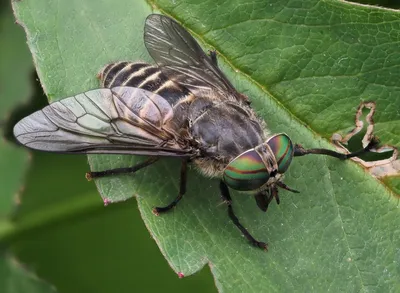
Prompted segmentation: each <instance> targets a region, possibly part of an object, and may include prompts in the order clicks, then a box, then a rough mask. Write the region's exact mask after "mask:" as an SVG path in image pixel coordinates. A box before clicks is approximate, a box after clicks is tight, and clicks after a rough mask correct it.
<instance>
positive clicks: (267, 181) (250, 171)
mask: <svg viewBox="0 0 400 293" xmlns="http://www.w3.org/2000/svg"><path fill="white" fill-rule="evenodd" d="M293 155H294V147H293V144H292V141H291V140H290V138H289V137H288V136H287V135H286V134H284V133H280V134H276V135H274V136H272V137H270V138H269V139H268V140H267V141H266V142H264V143H262V144H260V145H258V146H257V147H255V148H254V149H250V150H247V151H245V152H243V153H242V154H240V155H239V156H237V157H236V158H235V159H233V160H232V161H231V162H230V163H229V164H228V165H227V166H226V168H225V170H224V172H223V180H224V182H225V183H226V184H227V185H228V186H229V187H230V188H232V189H234V190H238V191H248V192H251V191H259V190H263V189H266V188H268V187H269V186H271V185H273V184H275V183H276V182H278V181H280V180H281V179H282V177H283V174H284V173H285V172H286V170H287V169H288V168H289V165H290V163H291V162H292V158H293Z"/></svg>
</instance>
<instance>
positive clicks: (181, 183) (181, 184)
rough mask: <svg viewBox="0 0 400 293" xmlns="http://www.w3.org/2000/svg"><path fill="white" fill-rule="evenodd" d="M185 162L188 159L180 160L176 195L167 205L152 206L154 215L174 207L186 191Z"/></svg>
mask: <svg viewBox="0 0 400 293" xmlns="http://www.w3.org/2000/svg"><path fill="white" fill-rule="evenodd" d="M187 164H188V160H183V161H182V164H181V175H180V181H179V194H178V196H177V197H176V198H175V199H174V200H173V201H172V202H171V203H170V204H169V205H166V206H164V207H155V208H153V214H155V215H156V216H158V215H159V214H161V213H165V212H168V211H169V210H171V209H172V208H174V207H175V206H176V205H177V204H178V202H179V201H180V200H181V199H182V197H183V195H184V194H185V193H186V181H187Z"/></svg>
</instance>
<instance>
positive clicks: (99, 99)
mask: <svg viewBox="0 0 400 293" xmlns="http://www.w3.org/2000/svg"><path fill="white" fill-rule="evenodd" d="M172 118H173V109H172V107H171V105H170V104H169V103H168V102H167V101H166V100H165V99H164V98H162V97H161V96H159V95H157V94H154V93H151V92H149V91H146V90H143V89H140V88H134V87H114V88H112V89H95V90H92V91H88V92H85V93H82V94H79V95H76V96H73V97H69V98H66V99H63V100H60V101H58V102H55V103H52V104H50V105H49V106H47V107H45V108H43V109H42V110H40V111H37V112H35V113H33V114H32V115H30V116H28V117H25V118H24V119H22V120H21V121H19V122H18V123H17V124H16V125H15V127H14V136H15V137H16V138H17V140H18V141H19V142H20V143H21V144H23V145H25V146H27V147H29V148H32V149H38V150H43V151H50V152H65V153H106V154H110V153H113V154H142V155H160V156H189V155H190V150H185V149H182V148H181V147H180V146H179V145H178V144H177V142H176V138H175V135H174V134H173V133H169V132H168V131H166V130H165V129H164V126H165V124H166V123H168V121H170V120H171V119H172Z"/></svg>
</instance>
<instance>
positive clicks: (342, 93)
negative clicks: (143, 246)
mask: <svg viewBox="0 0 400 293" xmlns="http://www.w3.org/2000/svg"><path fill="white" fill-rule="evenodd" d="M178 2H179V3H178ZM151 4H152V5H153V7H156V8H158V9H160V10H161V11H162V12H164V13H167V14H169V15H171V16H173V17H175V18H176V19H178V20H179V21H182V22H183V25H184V26H185V27H186V28H188V29H190V30H191V31H192V32H193V33H194V34H195V35H196V36H197V37H198V38H199V40H200V41H202V43H203V44H205V45H207V46H211V47H214V48H216V49H217V50H218V51H219V52H220V53H221V54H220V57H219V61H220V63H221V64H222V66H223V69H224V71H225V72H227V74H228V75H229V76H230V77H231V79H232V81H233V82H234V84H235V85H236V86H237V88H238V89H240V90H241V91H243V92H244V93H246V94H247V95H248V96H249V97H250V98H251V99H252V101H253V105H254V108H255V109H256V110H257V112H258V113H259V114H260V115H261V116H262V117H263V118H264V119H265V120H266V121H267V123H268V125H269V127H270V128H271V130H272V131H273V132H280V131H285V132H286V133H288V134H289V135H290V136H291V137H292V139H293V140H294V141H295V142H298V143H301V144H303V145H304V146H306V147H330V146H329V144H328V142H327V139H328V138H329V137H330V135H331V134H332V133H333V132H336V131H341V132H345V131H346V130H348V129H349V128H351V127H352V126H353V116H354V113H355V109H356V107H357V106H358V104H359V103H360V101H361V100H374V101H376V102H377V105H378V108H377V114H376V117H375V120H376V122H377V124H376V131H377V134H378V135H379V136H380V138H381V139H382V141H383V142H384V143H390V144H394V145H399V139H400V135H399V133H398V132H396V130H397V129H399V121H400V119H399V113H398V110H397V109H398V105H399V103H400V101H399V95H398V80H399V73H398V72H399V71H398V66H399V53H398V50H397V43H398V39H399V31H400V30H399V23H400V22H399V14H398V12H395V11H389V10H383V9H377V8H370V7H362V6H358V5H357V6H355V5H353V4H349V3H345V2H339V1H311V0H309V1H301V2H299V1H253V2H246V3H243V2H240V1H231V2H226V1H225V2H223V3H222V2H221V3H218V2H217V3H214V2H213V3H210V2H202V1H185V2H183V1H182V2H181V1H171V2H169V1H157V2H151ZM14 8H15V10H16V13H17V16H18V19H19V20H20V21H21V22H22V23H23V25H24V26H25V27H26V29H27V35H28V44H29V46H30V48H31V51H32V53H33V57H34V59H35V62H36V64H37V70H38V74H39V77H40V79H41V82H42V84H43V86H44V88H45V91H46V93H47V94H48V96H49V97H50V99H51V100H55V99H59V98H62V97H65V96H68V95H72V94H76V93H78V92H82V91H85V90H88V89H91V88H95V87H97V86H98V83H97V81H96V80H95V75H96V73H97V72H98V70H99V69H100V68H101V67H102V66H103V65H104V64H105V63H108V62H111V61H117V60H125V59H128V60H136V59H142V60H147V61H149V57H148V56H147V54H146V51H145V49H144V45H143V41H142V30H143V23H144V19H145V17H146V15H148V14H149V13H150V12H151V11H150V7H149V6H148V4H147V3H145V2H139V1H135V3H131V1H130V2H129V3H128V2H125V1H119V2H118V4H115V3H111V2H108V1H96V3H93V4H91V3H89V2H84V3H82V2H78V1H73V2H62V1H59V2H53V1H44V0H43V1H35V2H33V1H29V0H26V1H22V2H19V3H14ZM132 15H134V17H132ZM233 69H235V70H236V71H237V72H234V71H233ZM90 161H91V164H92V167H93V168H94V169H96V170H97V169H99V170H100V169H108V168H110V167H117V166H127V165H130V164H133V163H134V161H136V158H132V157H128V156H91V157H90ZM174 172H175V174H176V175H174ZM178 172H179V168H178V162H173V161H172V160H165V161H162V162H159V163H157V164H156V165H154V166H152V167H150V168H148V169H146V170H144V171H143V172H142V173H140V174H139V173H138V174H137V175H135V176H134V177H132V176H120V177H117V178H112V179H104V180H98V181H96V183H97V186H98V188H99V191H100V193H101V194H102V196H103V197H104V198H107V199H110V200H114V201H117V200H124V199H127V198H130V197H132V196H133V195H135V194H139V195H140V196H138V201H139V209H140V211H141V213H142V217H143V219H144V221H145V223H146V225H147V227H148V228H149V230H150V231H151V233H152V235H153V236H154V238H155V240H156V242H157V244H158V245H159V247H160V249H161V251H162V253H163V254H164V255H165V257H166V259H167V261H168V262H169V264H170V266H171V267H172V268H173V269H174V270H175V271H176V272H182V273H184V274H185V275H188V274H191V273H194V272H196V271H197V270H199V269H200V268H201V267H202V266H204V264H206V263H209V264H210V267H211V270H212V272H213V274H214V277H215V279H216V283H217V287H219V288H220V289H221V290H224V291H227V292H243V291H245V292H260V291H273V292H279V291H291V292H292V291H303V292H304V291H316V292H324V291H327V290H331V291H332V290H335V291H347V292H349V291H367V290H375V291H384V292H387V291H396V288H398V287H399V286H400V283H399V280H400V278H398V276H399V273H400V266H399V263H400V254H399V249H398V248H399V244H400V243H399V242H400V240H399V239H400V238H399V237H398V236H399V229H398V228H397V227H396V225H395V224H394V223H395V221H396V219H397V217H398V216H399V211H398V198H397V197H396V196H398V195H395V194H394V193H393V192H392V191H390V190H389V189H387V188H386V187H385V186H384V184H382V183H381V182H379V181H377V180H376V179H375V178H372V177H371V176H370V175H369V174H367V173H366V172H365V171H364V170H363V169H361V168H360V167H359V166H357V165H355V164H354V163H352V162H340V161H338V160H335V159H332V158H322V157H320V158H318V157H306V158H298V159H296V160H295V161H294V163H293V165H292V166H291V168H290V170H289V172H288V174H287V178H286V183H287V184H288V185H289V186H293V187H294V188H296V189H299V190H301V194H299V195H298V194H290V193H285V192H282V196H281V197H282V204H281V205H280V206H276V205H272V206H271V208H270V209H269V211H268V213H267V214H263V213H261V212H260V211H258V210H257V207H256V206H255V204H254V200H253V199H252V198H250V197H245V196H243V195H238V194H237V195H236V194H234V201H235V209H236V211H237V213H238V216H239V217H240V218H241V219H242V221H243V223H244V224H245V226H247V227H249V229H250V231H251V232H252V233H253V234H254V235H255V236H257V238H259V239H262V240H268V241H269V242H270V243H269V244H270V252H268V253H263V252H261V251H258V250H256V249H254V248H252V247H250V246H249V245H248V244H247V243H246V242H245V241H244V239H242V237H241V236H240V234H239V232H238V231H237V230H236V228H235V227H234V226H233V225H232V224H231V223H230V221H229V219H228V217H227V215H226V210H225V209H226V208H225V207H224V206H223V205H220V199H219V195H218V188H217V181H216V180H208V179H205V178H202V177H201V176H199V175H198V174H197V173H195V172H190V174H189V180H188V181H189V188H188V191H187V196H186V197H185V199H184V200H183V201H182V203H180V204H179V206H178V208H176V209H175V210H174V211H173V212H172V213H170V214H168V215H165V216H163V217H154V216H153V215H152V214H151V207H153V206H155V205H161V204H166V203H168V202H169V201H171V200H172V198H173V197H174V196H176V194H177V185H178V184H177V179H178V178H177V175H178ZM126 206H127V207H126V208H127V209H129V204H127V205H126ZM124 207H125V206H124ZM128 222H129V220H128V219H124V218H121V219H120V222H119V225H126V224H127V223H128ZM126 233H129V232H126ZM107 247H110V249H111V250H116V249H119V248H118V245H115V246H112V245H111V246H107ZM88 286H89V285H88Z"/></svg>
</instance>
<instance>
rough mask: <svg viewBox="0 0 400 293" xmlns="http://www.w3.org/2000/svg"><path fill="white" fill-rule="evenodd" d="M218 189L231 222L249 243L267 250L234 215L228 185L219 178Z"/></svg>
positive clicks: (265, 245)
mask: <svg viewBox="0 0 400 293" xmlns="http://www.w3.org/2000/svg"><path fill="white" fill-rule="evenodd" d="M219 189H220V191H221V197H222V200H223V201H224V202H225V203H226V204H227V206H228V215H229V218H230V219H231V220H232V222H233V223H234V224H235V226H236V227H238V228H239V230H240V231H241V232H242V234H243V235H244V236H245V237H246V238H247V240H249V241H250V243H251V244H252V245H254V246H256V247H259V248H261V249H264V250H268V245H267V244H266V243H264V242H260V241H257V240H256V239H255V238H254V237H253V236H252V235H251V234H250V233H249V231H247V230H246V228H245V227H243V226H242V224H240V222H239V219H238V217H236V215H235V213H234V211H233V207H232V198H231V196H230V194H229V189H228V186H227V185H226V184H225V183H224V182H223V181H222V180H221V181H220V183H219Z"/></svg>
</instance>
